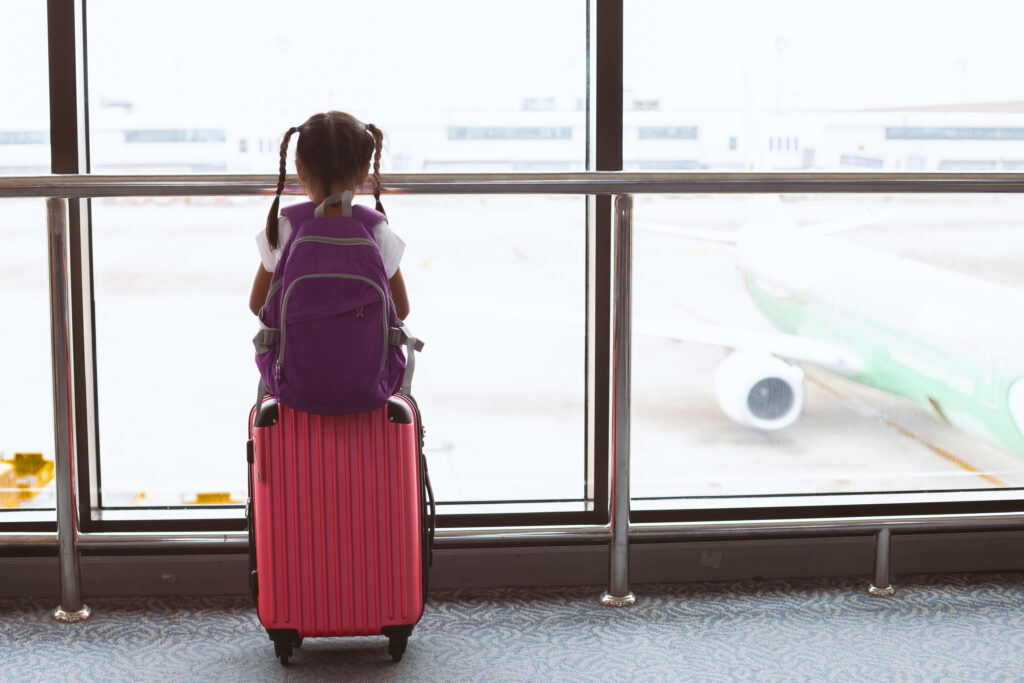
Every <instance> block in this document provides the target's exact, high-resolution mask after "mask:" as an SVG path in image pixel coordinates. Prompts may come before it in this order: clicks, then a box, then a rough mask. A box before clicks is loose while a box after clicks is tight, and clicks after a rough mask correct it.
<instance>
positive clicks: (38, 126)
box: [0, 0, 50, 276]
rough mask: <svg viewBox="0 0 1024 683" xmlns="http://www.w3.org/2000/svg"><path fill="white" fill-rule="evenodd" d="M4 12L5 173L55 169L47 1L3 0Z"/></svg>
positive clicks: (0, 42) (1, 159) (1, 144)
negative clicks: (52, 157) (49, 86)
mask: <svg viewBox="0 0 1024 683" xmlns="http://www.w3.org/2000/svg"><path fill="white" fill-rule="evenodd" d="M0 12H2V13H3V21H0V64H4V65H5V66H4V68H3V69H0V96H2V97H3V103H4V104H3V106H2V107H0V175H36V174H41V173H49V172H50V95H49V90H48V83H49V70H48V63H49V62H48V57H47V53H46V45H47V39H46V3H45V2H29V3H23V2H18V3H15V2H10V1H9V0H0ZM14 65H16V66H14ZM44 211H45V210H44ZM41 215H42V216H44V217H45V215H46V214H45V213H42V214H41ZM45 272H46V271H45V270H44V271H43V273H44V276H45Z"/></svg>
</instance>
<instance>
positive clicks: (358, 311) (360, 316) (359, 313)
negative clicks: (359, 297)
mask: <svg viewBox="0 0 1024 683" xmlns="http://www.w3.org/2000/svg"><path fill="white" fill-rule="evenodd" d="M356 319H357V320H362V319H363V307H362V306H360V307H359V308H357V309H356Z"/></svg>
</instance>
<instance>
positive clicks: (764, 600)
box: [0, 574, 1024, 682]
mask: <svg viewBox="0 0 1024 683" xmlns="http://www.w3.org/2000/svg"><path fill="white" fill-rule="evenodd" d="M866 583H867V582H866V580H864V579H801V580H786V581H783V580H773V581H756V582H755V581H746V582H731V583H702V584H684V585H679V586H665V585H649V586H636V587H634V590H635V591H636V592H637V595H638V598H639V602H638V604H637V605H636V606H634V607H631V608H623V609H611V608H606V607H602V606H601V605H600V604H599V602H598V596H599V594H600V592H601V589H600V587H572V588H560V589H558V588H537V589H520V588H517V589H472V590H470V589H467V590H456V591H438V592H435V593H434V594H432V596H431V599H430V601H429V603H428V606H427V609H426V611H425V613H424V615H423V619H422V621H421V622H420V623H419V625H418V626H417V627H416V630H415V632H414V633H413V636H412V638H411V639H410V641H409V649H408V650H407V652H406V654H405V657H404V658H403V659H402V661H401V662H400V663H397V664H395V663H392V662H391V660H390V659H389V657H388V655H387V641H386V639H384V638H352V639H340V638H332V639H308V640H306V642H305V644H304V645H303V646H302V649H301V650H299V651H297V652H296V654H295V656H294V657H293V658H292V660H291V662H290V663H289V664H288V666H287V667H282V666H281V664H280V663H279V662H278V660H277V659H276V658H275V657H274V650H273V645H272V644H271V642H270V641H269V639H267V636H266V634H265V632H264V631H263V629H262V628H261V627H260V624H259V621H258V619H257V617H256V611H255V609H254V608H253V606H252V603H251V601H250V600H249V599H247V598H241V597H174V598H94V599H87V603H88V604H89V606H90V607H92V608H93V611H94V616H93V618H92V619H90V620H89V621H86V622H83V623H79V624H70V625H69V624H58V623H56V622H54V621H53V620H52V619H51V617H50V613H51V611H52V610H53V608H54V607H55V605H54V604H53V601H52V600H38V599H26V600H0V680H3V681H218V682H220V681H334V680H352V681H390V680H404V681H634V680H635V681H679V680H693V681H822V680H830V681H958V682H959V681H1004V680H1005V681H1020V680H1024V609H1022V607H1024V574H968V575H935V576H917V577H899V583H898V585H897V589H898V592H897V594H896V597H894V598H889V599H885V598H874V597H871V596H869V595H867V593H866V592H865V588H866Z"/></svg>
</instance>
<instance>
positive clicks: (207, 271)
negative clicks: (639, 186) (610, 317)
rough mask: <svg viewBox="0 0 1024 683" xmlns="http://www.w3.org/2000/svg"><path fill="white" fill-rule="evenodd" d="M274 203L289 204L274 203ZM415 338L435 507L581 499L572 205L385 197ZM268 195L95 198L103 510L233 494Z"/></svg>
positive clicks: (251, 376) (578, 269)
mask: <svg viewBox="0 0 1024 683" xmlns="http://www.w3.org/2000/svg"><path fill="white" fill-rule="evenodd" d="M285 201H286V203H287V201H293V199H291V198H286V200H285ZM386 203H387V208H388V216H389V219H390V223H391V225H392V227H393V228H394V229H395V231H396V232H398V234H400V235H401V236H402V238H403V239H404V240H405V242H406V243H407V247H406V250H405V254H404V256H403V259H402V272H403V275H404V277H405V280H406V283H407V285H408V289H409V295H410V301H411V304H412V313H411V314H410V316H409V318H408V320H407V322H408V323H409V325H410V327H411V328H412V329H413V331H414V332H415V333H416V334H417V335H418V336H420V337H421V338H422V339H423V340H425V342H426V347H425V348H424V351H423V353H422V355H421V356H420V357H419V360H418V362H417V364H416V376H415V382H414V385H413V388H414V395H415V396H416V397H417V399H418V400H419V403H420V406H421V409H422V411H423V421H424V424H425V425H426V430H427V434H426V453H427V457H428V459H429V462H430V472H431V478H432V480H433V485H434V491H435V493H436V494H437V497H438V500H439V501H445V502H450V501H467V500H468V501H473V500H527V499H534V500H536V499H552V498H556V499H566V498H578V497H579V495H580V492H581V490H582V482H583V476H584V474H583V462H584V457H583V455H584V454H583V449H584V387H585V384H584V378H585V373H584V353H583V350H584V340H585V328H584V307H585V298H584V282H585V277H584V268H585V264H584V257H585V239H584V236H585V230H584V221H583V218H582V216H583V212H582V208H583V207H582V204H583V203H582V200H580V199H578V198H576V199H566V198H528V199H525V198H522V197H508V198H500V197H488V198H472V199H465V198H451V197H445V198H414V197H399V198H393V199H389V200H386ZM268 204H269V202H268V200H267V199H265V198H259V199H256V198H234V199H225V198H212V199H200V198H191V199H184V198H168V199H161V200H97V201H95V202H93V223H94V235H93V241H94V246H93V251H94V272H95V286H96V348H97V382H98V392H99V409H98V420H99V434H100V457H101V468H100V472H101V475H102V482H101V485H102V500H103V504H104V505H107V506H133V505H136V506H139V505H183V504H224V503H234V502H239V501H243V500H244V498H245V490H246V479H245V471H246V470H245V468H246V465H245V460H244V442H245V439H246V419H247V417H248V415H249V409H250V407H251V406H252V403H253V401H254V399H255V396H256V385H257V380H258V374H257V371H256V365H255V362H254V359H253V347H252V343H251V341H250V340H251V338H252V336H253V334H254V333H255V331H256V319H255V318H254V316H253V315H252V313H250V312H249V310H248V306H247V303H248V299H249V288H250V285H251V284H252V278H253V274H254V273H255V270H256V267H257V264H258V263H259V257H258V256H257V252H256V245H255V241H254V239H253V237H254V236H255V234H256V232H257V231H259V230H260V228H261V227H262V225H263V223H264V221H265V212H266V210H267V206H268Z"/></svg>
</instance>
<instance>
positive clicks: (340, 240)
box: [264, 235, 380, 305]
mask: <svg viewBox="0 0 1024 683" xmlns="http://www.w3.org/2000/svg"><path fill="white" fill-rule="evenodd" d="M302 242H320V243H322V244H333V245H336V246H365V247H373V248H374V249H376V250H377V251H380V247H379V246H378V245H377V243H376V242H373V241H371V240H368V239H365V238H362V237H320V236H318V235H310V236H308V237H300V238H299V239H297V240H295V241H294V242H292V243H291V244H290V245H289V250H292V249H294V248H295V245H296V244H301V243H302ZM281 260H282V261H283V260H284V254H282V255H281ZM283 284H284V277H283V276H282V277H280V278H278V279H277V280H276V281H274V283H273V284H272V285H271V286H270V289H269V290H268V291H267V301H270V297H271V296H273V294H274V292H276V291H277V290H279V289H281V285H283ZM264 305H266V304H264Z"/></svg>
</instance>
